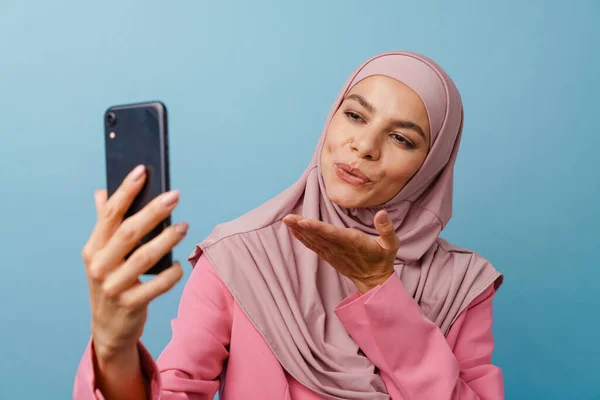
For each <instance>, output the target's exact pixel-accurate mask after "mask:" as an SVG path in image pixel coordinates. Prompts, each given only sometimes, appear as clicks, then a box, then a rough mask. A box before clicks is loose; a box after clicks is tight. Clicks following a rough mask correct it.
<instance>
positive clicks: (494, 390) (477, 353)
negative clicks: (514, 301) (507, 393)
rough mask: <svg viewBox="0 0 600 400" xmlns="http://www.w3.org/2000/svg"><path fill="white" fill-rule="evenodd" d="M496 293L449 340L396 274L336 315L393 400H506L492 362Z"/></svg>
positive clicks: (474, 306)
mask: <svg viewBox="0 0 600 400" xmlns="http://www.w3.org/2000/svg"><path fill="white" fill-rule="evenodd" d="M494 294H495V290H494V287H493V285H491V286H490V287H488V288H487V289H486V290H485V291H484V292H483V293H482V294H481V295H479V296H478V297H477V298H476V299H474V300H473V301H472V302H471V304H470V305H469V307H468V308H467V309H466V310H465V311H463V312H462V313H461V314H460V316H459V317H458V318H457V320H456V321H455V323H454V324H453V325H452V328H451V329H450V332H449V333H448V337H444V335H443V334H442V331H441V330H440V329H439V328H438V327H437V325H435V324H434V323H433V322H431V321H430V320H429V319H427V317H426V316H425V315H424V313H423V311H422V310H421V308H420V307H419V306H418V304H417V302H416V301H415V300H414V299H413V298H412V297H411V296H410V294H409V293H408V292H407V291H406V289H405V288H404V285H403V284H402V282H401V281H400V278H399V277H398V275H396V274H393V275H392V276H391V277H390V278H389V279H388V280H387V281H386V282H385V283H384V284H383V285H381V286H378V287H376V288H374V289H372V290H371V291H369V292H368V293H365V294H364V295H362V296H360V295H359V294H358V292H356V293H354V294H352V295H351V296H349V297H348V298H346V299H345V300H344V301H342V302H341V303H340V305H339V306H338V307H337V308H336V310H335V312H336V314H337V316H338V318H339V319H340V321H341V322H342V324H343V325H344V326H345V327H346V330H347V331H348V333H349V334H350V336H351V337H352V338H353V339H354V341H355V342H356V343H357V344H358V345H359V347H360V348H361V349H362V351H363V352H364V353H365V355H366V356H367V357H368V358H369V359H370V360H371V361H372V362H373V364H375V366H376V367H377V368H378V369H379V374H380V375H381V377H382V379H383V381H384V383H385V384H386V387H387V389H388V392H389V394H390V396H391V398H392V399H393V400H429V399H436V400H476V399H481V400H483V399H485V400H501V399H504V381H503V376H502V371H501V369H500V368H499V367H497V366H495V365H492V363H491V362H492V352H493V349H494V338H493V334H492V322H493V319H492V298H493V296H494Z"/></svg>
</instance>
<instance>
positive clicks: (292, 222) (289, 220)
mask: <svg viewBox="0 0 600 400" xmlns="http://www.w3.org/2000/svg"><path fill="white" fill-rule="evenodd" d="M303 218H304V217H302V216H301V215H295V214H288V215H286V216H285V217H284V218H283V222H284V223H285V224H286V225H287V226H296V224H297V223H298V221H300V220H302V219H303Z"/></svg>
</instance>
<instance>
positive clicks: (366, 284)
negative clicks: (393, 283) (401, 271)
mask: <svg viewBox="0 0 600 400" xmlns="http://www.w3.org/2000/svg"><path fill="white" fill-rule="evenodd" d="M393 273H394V270H391V271H389V272H387V273H385V274H382V275H380V276H376V277H370V278H368V279H360V280H358V279H357V280H353V282H354V284H355V285H356V288H357V289H358V292H359V293H360V294H361V296H362V295H363V294H366V293H367V292H369V291H371V290H373V289H375V288H376V287H377V286H380V285H383V284H384V283H385V282H386V281H387V280H388V279H389V278H390V276H392V274H393Z"/></svg>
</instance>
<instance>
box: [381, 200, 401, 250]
mask: <svg viewBox="0 0 600 400" xmlns="http://www.w3.org/2000/svg"><path fill="white" fill-rule="evenodd" d="M375 229H376V230H377V233H378V234H379V243H380V244H381V246H382V247H383V248H384V249H385V250H388V251H397V250H398V248H399V247H400V239H399V238H398V235H396V231H395V230H394V224H393V222H392V219H391V218H390V216H389V214H388V213H387V211H385V210H381V211H379V212H378V213H377V214H375Z"/></svg>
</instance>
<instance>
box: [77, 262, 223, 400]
mask: <svg viewBox="0 0 600 400" xmlns="http://www.w3.org/2000/svg"><path fill="white" fill-rule="evenodd" d="M232 318H233V297H232V296H231V294H230V293H229V291H228V290H227V288H226V287H225V286H224V284H223V282H222V281H221V280H220V278H219V277H218V276H217V275H216V272H215V271H214V269H213V267H212V266H211V264H210V263H209V261H208V259H206V257H205V256H202V257H201V258H200V259H199V260H198V263H197V264H196V267H195V268H194V269H193V270H192V273H191V275H190V278H189V279H188V282H187V283H186V285H185V288H184V290H183V294H182V297H181V301H180V304H179V310H178V315H177V318H175V319H173V320H172V321H171V328H172V337H171V340H170V342H169V343H168V345H167V346H166V347H165V349H164V350H163V352H162V353H161V355H160V356H159V358H158V360H157V361H156V362H154V360H153V359H152V356H151V355H150V353H149V352H148V351H147V350H146V348H145V347H144V346H143V345H142V344H141V343H138V349H139V352H140V361H141V365H142V370H143V373H144V374H145V375H146V376H147V377H148V382H149V389H150V390H149V392H150V396H149V398H150V399H152V400H158V399H160V400H191V399H194V400H204V399H207V400H208V399H210V400H212V399H213V397H214V395H215V393H216V392H217V390H218V389H219V385H220V376H221V372H222V370H223V363H224V362H225V360H226V359H227V357H228V355H229V352H228V348H229V341H230V338H231V326H232ZM93 356H94V350H93V346H92V341H91V340H90V342H89V343H88V347H87V349H86V351H85V353H84V354H83V357H82V359H81V362H80V364H79V368H78V370H77V374H76V376H75V383H74V387H73V399H74V400H87V399H98V400H104V397H103V396H102V393H100V390H99V389H98V388H97V387H96V377H95V374H94V360H93Z"/></svg>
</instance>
